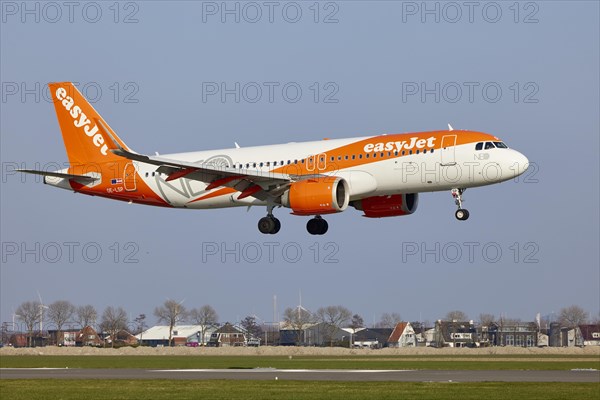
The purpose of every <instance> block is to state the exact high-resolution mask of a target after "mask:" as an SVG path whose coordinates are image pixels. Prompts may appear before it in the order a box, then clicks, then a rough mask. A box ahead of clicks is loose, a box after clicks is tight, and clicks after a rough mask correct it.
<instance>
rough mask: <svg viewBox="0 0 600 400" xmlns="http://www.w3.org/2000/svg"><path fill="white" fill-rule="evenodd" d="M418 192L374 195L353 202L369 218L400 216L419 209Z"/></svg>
mask: <svg viewBox="0 0 600 400" xmlns="http://www.w3.org/2000/svg"><path fill="white" fill-rule="evenodd" d="M418 204H419V194H418V193H405V194H394V195H391V196H373V197H366V198H364V199H361V200H356V201H353V202H352V205H353V206H354V208H356V209H357V210H361V211H363V212H364V213H365V217H367V218H382V217H398V216H401V215H409V214H412V213H414V212H415V211H416V210H417V205H418Z"/></svg>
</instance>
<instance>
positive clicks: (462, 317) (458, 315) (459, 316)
mask: <svg viewBox="0 0 600 400" xmlns="http://www.w3.org/2000/svg"><path fill="white" fill-rule="evenodd" d="M468 320H469V317H468V316H467V314H465V313H464V312H462V311H460V310H454V311H449V312H448V314H446V321H468Z"/></svg>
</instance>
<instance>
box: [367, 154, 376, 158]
mask: <svg viewBox="0 0 600 400" xmlns="http://www.w3.org/2000/svg"><path fill="white" fill-rule="evenodd" d="M367 157H369V155H368V154H367ZM376 157H377V153H373V158H376Z"/></svg>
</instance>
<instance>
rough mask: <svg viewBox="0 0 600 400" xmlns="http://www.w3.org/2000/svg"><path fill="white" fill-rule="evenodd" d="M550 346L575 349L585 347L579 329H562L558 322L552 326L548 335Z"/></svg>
mask: <svg viewBox="0 0 600 400" xmlns="http://www.w3.org/2000/svg"><path fill="white" fill-rule="evenodd" d="M548 336H549V345H550V346H551V347H574V346H583V345H584V339H583V336H582V332H581V331H580V329H579V327H578V326H576V327H574V328H569V327H562V326H561V325H560V324H559V323H558V322H552V323H551V324H550V330H549V333H548Z"/></svg>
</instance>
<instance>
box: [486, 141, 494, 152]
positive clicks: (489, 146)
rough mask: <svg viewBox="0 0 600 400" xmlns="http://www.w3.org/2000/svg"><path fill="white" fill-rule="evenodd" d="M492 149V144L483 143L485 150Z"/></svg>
mask: <svg viewBox="0 0 600 400" xmlns="http://www.w3.org/2000/svg"><path fill="white" fill-rule="evenodd" d="M493 148H494V143H492V142H485V149H486V150H489V149H493Z"/></svg>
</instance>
